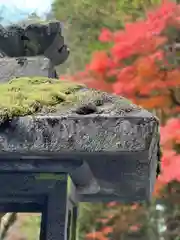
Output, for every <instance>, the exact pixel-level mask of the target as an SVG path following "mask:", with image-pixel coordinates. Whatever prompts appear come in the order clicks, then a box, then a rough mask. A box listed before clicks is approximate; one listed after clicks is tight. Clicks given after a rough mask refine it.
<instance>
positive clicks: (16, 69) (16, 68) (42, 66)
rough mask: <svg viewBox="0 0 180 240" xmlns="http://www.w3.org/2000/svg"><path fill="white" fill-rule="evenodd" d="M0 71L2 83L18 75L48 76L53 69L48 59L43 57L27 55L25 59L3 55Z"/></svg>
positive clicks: (0, 61) (0, 60)
mask: <svg viewBox="0 0 180 240" xmlns="http://www.w3.org/2000/svg"><path fill="white" fill-rule="evenodd" d="M0 71H1V74H0V82H1V83H2V82H7V81H9V80H11V79H13V78H18V77H27V76H29V77H32V76H44V77H48V76H49V74H53V71H55V70H54V69H53V68H52V67H51V66H50V64H49V60H48V59H47V58H45V57H28V58H26V59H23V58H21V59H16V58H8V57H5V58H0ZM54 73H55V72H54ZM52 76H53V75H52ZM54 77H55V76H54Z"/></svg>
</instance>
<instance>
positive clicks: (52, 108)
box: [0, 77, 159, 201]
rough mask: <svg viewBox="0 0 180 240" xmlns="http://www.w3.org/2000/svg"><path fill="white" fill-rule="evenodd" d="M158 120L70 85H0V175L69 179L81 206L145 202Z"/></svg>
mask: <svg viewBox="0 0 180 240" xmlns="http://www.w3.org/2000/svg"><path fill="white" fill-rule="evenodd" d="M158 124H159V123H158V120H157V118H156V117H155V116H153V115H152V114H151V113H150V112H148V111H146V110H144V109H142V108H141V107H139V106H136V105H134V104H132V103H131V102H130V101H129V100H127V99H125V98H122V97H119V96H116V95H113V94H107V93H104V92H100V91H96V90H93V89H88V88H86V86H84V85H78V84H75V83H72V82H66V81H60V80H56V79H48V78H44V77H39V78H38V77H33V78H29V77H26V78H18V79H13V80H12V81H10V82H8V83H5V84H1V85H0V172H1V171H5V170H6V171H7V170H8V171H27V172H31V171H35V172H36V171H37V172H39V171H44V172H56V173H57V172H68V173H69V174H70V176H71V178H72V180H73V182H74V184H75V185H76V187H77V193H78V195H79V199H80V201H115V200H117V201H143V200H149V199H150V198H151V195H152V192H153V187H154V182H155V179H156V170H157V166H158V161H159V130H158Z"/></svg>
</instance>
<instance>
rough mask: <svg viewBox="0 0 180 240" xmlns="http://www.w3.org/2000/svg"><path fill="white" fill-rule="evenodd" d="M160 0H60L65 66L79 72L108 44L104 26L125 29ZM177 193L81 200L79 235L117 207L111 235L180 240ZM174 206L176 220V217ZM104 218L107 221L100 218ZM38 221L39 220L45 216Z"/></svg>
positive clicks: (56, 13) (127, 239) (56, 10)
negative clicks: (137, 200)
mask: <svg viewBox="0 0 180 240" xmlns="http://www.w3.org/2000/svg"><path fill="white" fill-rule="evenodd" d="M159 3H160V0H106V1H104V0H76V1H74V0H54V1H53V3H52V10H51V12H48V13H47V15H46V17H47V19H52V18H56V19H57V20H60V21H62V22H63V26H64V35H65V41H66V42H67V44H68V46H69V47H70V50H71V54H70V57H69V59H68V61H67V62H66V63H65V64H63V65H62V66H60V67H59V69H58V70H59V72H60V73H61V74H66V73H75V72H76V71H78V70H81V69H83V68H84V67H85V65H86V64H87V63H88V61H89V60H90V57H91V54H92V53H93V52H94V51H96V50H100V49H104V48H107V47H108V46H107V45H106V44H102V43H100V42H99V41H98V36H99V33H100V30H101V29H102V28H108V29H111V30H119V29H121V28H123V26H124V24H125V23H126V22H128V21H135V20H137V19H139V18H142V17H143V16H144V14H145V12H146V10H147V9H150V8H153V7H154V6H156V5H157V4H159ZM34 16H35V15H32V16H30V17H34ZM171 196H172V195H171V194H170V193H169V194H168V195H167V196H166V197H165V198H164V200H163V202H160V205H161V206H164V207H161V208H157V204H156V203H152V204H151V206H141V208H138V210H137V211H136V209H134V210H133V211H132V208H131V206H126V205H120V204H119V205H116V206H114V207H111V208H110V207H108V205H106V204H101V203H99V204H90V203H84V204H80V212H79V221H78V229H79V231H78V239H77V240H85V234H86V233H89V232H93V231H97V230H98V229H102V226H103V221H102V219H103V218H105V219H106V216H107V214H108V215H111V211H112V212H113V213H114V212H115V213H116V214H115V215H114V217H113V219H111V221H109V222H108V224H106V223H105V225H106V227H107V226H112V225H113V226H114V229H115V230H114V232H113V236H112V238H111V239H113V240H135V239H138V240H141V239H142V240H145V239H146V240H152V239H153V240H161V239H165V240H180V237H179V238H178V235H179V234H177V232H178V231H179V232H180V224H179V225H178V224H177V221H175V220H176V218H177V219H178V221H179V222H180V210H179V206H178V200H177V199H176V198H175V199H176V201H175V202H172V201H170V200H169V199H170V198H171ZM171 199H172V198H171ZM168 209H170V210H171V217H169V215H168V214H169V213H168V211H169V210H168ZM141 210H142V211H141ZM172 212H173V216H174V218H173V221H174V222H173V221H171V220H172V219H170V218H172ZM165 214H166V215H165ZM98 219H100V220H101V221H97V220H98ZM30 220H31V221H26V225H25V226H24V227H23V229H29V228H30V229H32V232H33V233H35V232H36V230H33V229H34V228H37V226H34V225H36V224H34V223H35V221H33V224H32V219H30ZM37 221H38V224H39V218H38V220H37ZM142 222H143V227H141V228H140V231H130V230H129V226H130V225H131V224H132V225H133V226H136V227H137V229H138V226H139V225H141V223H142ZM172 222H173V223H174V225H173V223H172ZM167 229H168V230H169V229H170V230H172V231H171V232H172V234H170V235H169V234H166V233H167ZM132 230H133V229H132ZM25 232H26V230H25ZM29 232H31V231H30V230H29V231H28V235H29V236H28V238H27V239H28V240H34V239H36V238H35V237H34V235H33V237H31V236H30V235H31V234H30V233H29ZM94 240H96V239H94Z"/></svg>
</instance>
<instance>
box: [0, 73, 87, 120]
mask: <svg viewBox="0 0 180 240" xmlns="http://www.w3.org/2000/svg"><path fill="white" fill-rule="evenodd" d="M81 88H83V85H80V84H79V85H78V84H74V83H72V82H66V81H60V80H57V79H48V78H45V77H32V78H29V77H23V78H17V79H12V80H11V81H10V82H8V83H5V84H0V118H1V120H5V119H11V118H13V117H16V116H25V115H30V114H31V115H32V114H34V113H36V112H40V111H41V110H42V109H43V107H52V109H53V106H56V105H62V106H63V105H65V104H68V103H69V104H70V103H71V99H73V100H74V97H73V95H74V94H75V93H76V92H77V91H78V90H79V89H81Z"/></svg>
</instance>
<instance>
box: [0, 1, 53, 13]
mask: <svg viewBox="0 0 180 240" xmlns="http://www.w3.org/2000/svg"><path fill="white" fill-rule="evenodd" d="M51 2H52V0H0V6H1V5H6V6H16V7H18V8H20V9H21V10H28V11H30V12H31V11H37V12H38V13H43V12H45V11H47V10H48V9H50V6H51Z"/></svg>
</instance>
